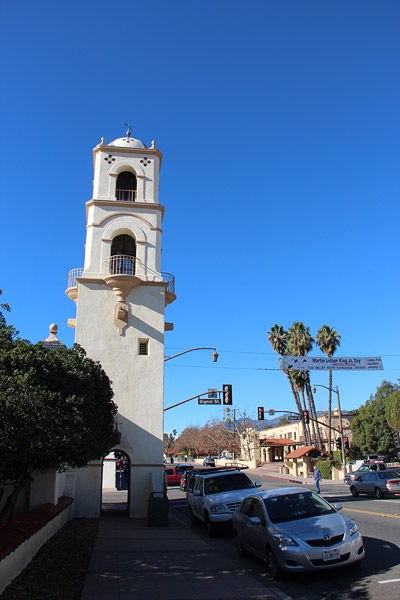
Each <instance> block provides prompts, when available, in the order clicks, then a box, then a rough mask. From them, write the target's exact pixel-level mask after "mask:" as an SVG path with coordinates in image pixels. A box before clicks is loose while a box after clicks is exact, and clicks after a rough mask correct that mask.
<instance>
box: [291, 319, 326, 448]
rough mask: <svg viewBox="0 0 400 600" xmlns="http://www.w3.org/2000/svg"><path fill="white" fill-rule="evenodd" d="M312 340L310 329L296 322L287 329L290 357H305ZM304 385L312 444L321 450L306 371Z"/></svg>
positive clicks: (308, 376) (319, 435) (315, 413)
mask: <svg viewBox="0 0 400 600" xmlns="http://www.w3.org/2000/svg"><path fill="white" fill-rule="evenodd" d="M313 343H314V339H313V337H312V336H311V334H310V328H309V327H305V325H304V324H303V323H301V321H296V322H295V323H293V325H292V326H291V327H290V328H289V331H288V338H287V350H288V353H289V354H290V355H292V356H306V355H307V354H308V353H309V351H310V350H311V349H312V347H313ZM303 377H304V385H305V388H306V393H307V399H308V405H309V408H310V416H311V424H312V431H313V442H314V444H315V445H318V447H319V448H322V440H321V434H320V431H319V428H318V426H317V424H316V422H317V412H316V410H315V404H314V397H313V394H312V389H311V384H310V375H309V372H308V371H303Z"/></svg>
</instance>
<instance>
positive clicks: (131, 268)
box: [109, 234, 136, 275]
mask: <svg viewBox="0 0 400 600" xmlns="http://www.w3.org/2000/svg"><path fill="white" fill-rule="evenodd" d="M135 268H136V241H135V238H134V237H132V236H131V235H127V234H121V235H117V236H116V237H115V238H114V239H113V241H112V244H111V253H110V260H109V272H110V274H112V275H134V274H135Z"/></svg>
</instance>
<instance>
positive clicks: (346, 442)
mask: <svg viewBox="0 0 400 600" xmlns="http://www.w3.org/2000/svg"><path fill="white" fill-rule="evenodd" d="M344 447H345V448H346V450H348V449H349V448H350V446H349V438H347V437H345V438H344Z"/></svg>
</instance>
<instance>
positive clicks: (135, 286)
mask: <svg viewBox="0 0 400 600" xmlns="http://www.w3.org/2000/svg"><path fill="white" fill-rule="evenodd" d="M161 160H162V154H161V152H160V151H159V150H158V149H157V148H156V147H155V144H154V142H152V145H151V147H150V148H146V146H145V145H144V144H143V143H142V142H141V141H140V140H137V139H135V138H132V137H131V135H130V129H128V131H127V134H126V137H124V138H119V139H116V140H114V141H113V142H111V143H110V144H106V143H105V141H104V138H102V140H101V143H100V144H99V145H98V146H96V147H95V148H94V150H93V161H94V181H93V198H92V199H91V200H89V202H87V203H86V218H87V226H86V230H87V234H86V246H85V262H84V267H83V269H73V270H72V271H71V272H70V276H69V282H68V289H67V290H66V294H67V295H68V297H70V298H71V299H72V300H74V301H75V302H76V305H77V310H76V319H70V320H69V325H71V326H73V327H76V335H75V341H76V342H77V343H78V344H80V345H81V346H82V347H83V348H84V349H85V351H86V352H87V354H88V356H89V357H90V358H92V359H94V360H98V361H100V362H101V364H102V366H103V368H104V370H105V371H106V373H107V375H108V376H109V378H110V379H111V381H112V387H113V390H114V394H115V396H114V401H115V403H116V404H117V406H118V415H117V422H118V429H119V432H120V433H121V440H120V443H118V444H117V445H116V446H115V449H116V450H121V451H123V452H124V453H125V454H126V455H127V456H128V458H129V461H130V476H129V514H130V516H131V517H143V516H146V512H147V500H148V497H149V494H150V493H151V491H153V490H155V488H157V489H156V490H155V491H158V490H160V489H161V490H162V479H163V397H164V331H165V330H166V329H171V328H172V325H171V324H169V323H165V316H164V315H165V307H166V305H167V304H169V303H171V302H173V301H174V300H175V299H176V296H175V289H174V287H175V280H174V277H173V276H172V275H170V274H168V273H162V272H161V233H162V229H161V224H162V219H163V214H164V207H163V206H161V204H159V202H158V188H159V172H160V167H161ZM76 477H77V478H76V514H77V515H82V516H83V515H85V516H98V515H99V512H100V502H101V464H100V463H98V464H97V463H92V464H91V465H89V466H88V467H87V468H86V469H81V470H79V471H78V472H77V475H76Z"/></svg>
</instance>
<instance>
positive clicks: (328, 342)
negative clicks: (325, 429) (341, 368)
mask: <svg viewBox="0 0 400 600" xmlns="http://www.w3.org/2000/svg"><path fill="white" fill-rule="evenodd" d="M317 345H318V346H319V348H320V350H321V351H322V352H323V353H324V354H326V356H327V357H328V358H331V357H332V356H333V355H334V354H335V352H336V350H337V348H338V347H339V346H340V335H339V334H338V333H337V332H336V331H335V328H334V327H329V325H323V326H322V327H321V328H320V329H318V331H317ZM328 425H329V433H328V440H329V441H328V449H329V456H331V455H332V429H331V426H332V370H331V369H329V400H328Z"/></svg>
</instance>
